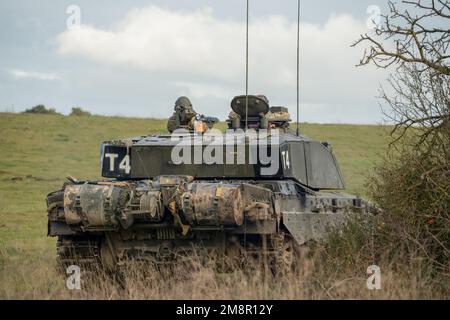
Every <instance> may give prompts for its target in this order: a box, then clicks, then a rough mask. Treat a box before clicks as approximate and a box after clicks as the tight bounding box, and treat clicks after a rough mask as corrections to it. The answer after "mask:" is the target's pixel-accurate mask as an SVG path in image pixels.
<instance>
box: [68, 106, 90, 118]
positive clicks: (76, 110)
mask: <svg viewBox="0 0 450 320" xmlns="http://www.w3.org/2000/svg"><path fill="white" fill-rule="evenodd" d="M90 115H91V113H90V112H89V111H85V110H83V109H81V108H80V107H74V108H72V112H71V113H70V116H90Z"/></svg>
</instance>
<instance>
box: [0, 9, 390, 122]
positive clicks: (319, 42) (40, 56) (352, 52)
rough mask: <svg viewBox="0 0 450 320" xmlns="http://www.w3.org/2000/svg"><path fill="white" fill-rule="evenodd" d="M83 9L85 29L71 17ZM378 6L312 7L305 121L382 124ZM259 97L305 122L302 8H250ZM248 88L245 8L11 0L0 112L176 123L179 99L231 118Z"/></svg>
mask: <svg viewBox="0 0 450 320" xmlns="http://www.w3.org/2000/svg"><path fill="white" fill-rule="evenodd" d="M70 5H76V6H78V7H79V8H80V10H81V25H80V27H78V28H77V27H75V28H68V27H67V24H68V20H69V25H70V22H73V21H76V19H75V20H74V19H72V18H74V16H73V15H71V14H68V13H67V9H68V7H69V6H70ZM371 5H376V6H379V8H380V9H381V12H382V13H383V12H385V11H386V1H384V0H383V1H376V0H359V1H351V0H339V1H337V0H335V1H313V0H302V18H301V19H302V24H301V31H300V33H301V35H300V38H301V44H300V46H301V52H300V54H301V67H300V69H301V80H300V81H301V85H300V92H301V93H300V99H301V106H300V109H301V110H300V120H301V121H307V122H319V123H327V122H328V123H329V122H332V123H381V122H382V115H381V111H380V107H379V105H378V103H379V100H377V98H376V96H377V94H378V87H379V84H380V83H382V81H383V80H384V79H385V78H386V77H387V74H386V73H385V72H384V71H382V70H377V69H375V68H373V67H364V68H356V67H355V65H356V64H357V63H358V61H359V58H360V57H361V54H362V51H363V48H362V47H361V48H356V49H355V48H351V47H350V45H351V43H352V42H353V41H354V40H356V39H357V38H358V36H359V34H361V33H366V32H370V30H369V29H368V26H367V20H368V19H370V12H373V11H370V10H369V12H368V8H369V6H371ZM250 7H251V8H250V9H251V10H250V66H249V68H250V73H249V82H250V85H249V90H250V93H253V94H265V95H266V96H267V97H268V99H269V101H270V103H271V105H285V106H287V107H289V109H290V111H291V114H292V117H293V118H295V101H296V91H295V85H296V73H295V72H296V43H295V41H296V0H283V1H274V0H251V1H250ZM244 92H245V1H244V0H228V1H217V0H215V1H213V0H209V1H207V0H183V1H167V0H166V1H158V0H153V1H144V0H129V1H114V3H113V2H112V1H99V0H96V1H80V0H79V1H76V0H72V1H52V0H46V1H44V0H36V1H28V0H27V1H25V0H15V1H1V2H0V110H1V111H5V110H7V111H10V110H12V109H14V111H16V112H17V111H23V110H24V109H26V108H29V107H31V106H34V105H36V104H45V105H46V106H48V107H53V108H55V109H57V110H58V111H60V112H63V113H68V112H70V110H71V108H72V107H74V106H80V107H82V108H83V109H86V110H89V111H91V112H93V113H96V114H106V115H124V116H139V117H158V118H162V117H167V116H169V115H170V114H171V112H172V110H173V104H174V101H175V99H176V98H177V97H178V96H180V95H187V96H188V97H190V98H191V101H192V102H193V104H194V108H195V109H196V111H197V112H200V113H204V114H207V115H211V116H219V117H220V118H221V119H224V118H225V117H226V115H227V114H228V112H229V104H230V101H231V99H232V97H233V96H235V95H240V94H243V93H244Z"/></svg>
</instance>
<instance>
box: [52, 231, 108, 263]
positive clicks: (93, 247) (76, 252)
mask: <svg viewBox="0 0 450 320" xmlns="http://www.w3.org/2000/svg"><path fill="white" fill-rule="evenodd" d="M56 255H57V261H58V263H59V265H61V266H62V267H68V266H70V265H77V266H80V267H81V266H83V267H88V268H95V267H99V266H100V263H101V260H100V241H99V239H98V238H96V237H88V236H59V237H58V241H57V242H56Z"/></svg>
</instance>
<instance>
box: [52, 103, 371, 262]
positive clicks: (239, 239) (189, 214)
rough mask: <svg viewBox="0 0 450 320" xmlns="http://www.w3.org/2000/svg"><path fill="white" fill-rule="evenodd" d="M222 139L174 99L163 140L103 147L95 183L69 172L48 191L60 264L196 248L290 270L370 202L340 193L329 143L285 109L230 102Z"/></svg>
mask: <svg viewBox="0 0 450 320" xmlns="http://www.w3.org/2000/svg"><path fill="white" fill-rule="evenodd" d="M231 109H232V110H231V112H230V115H229V118H228V120H227V121H226V123H227V126H228V128H227V129H226V130H225V132H224V131H223V130H222V131H219V130H217V129H215V128H214V124H215V123H217V121H218V119H217V118H212V117H205V116H203V115H199V114H197V113H196V112H195V111H194V110H193V108H192V105H191V103H190V101H189V99H187V98H186V97H182V98H180V99H178V100H177V102H176V104H175V108H174V113H173V115H172V116H171V117H170V118H169V121H168V131H169V132H170V134H167V133H161V134H159V135H145V136H140V137H132V138H128V139H120V140H113V141H105V142H103V143H102V144H101V173H102V177H103V178H104V179H103V180H101V181H85V180H77V179H75V178H72V177H68V180H67V181H66V182H65V183H64V185H63V187H62V188H61V189H60V190H57V191H55V192H52V193H50V194H49V195H48V196H47V207H48V235H49V236H51V237H57V243H56V246H57V258H58V260H59V262H60V263H61V264H63V265H69V264H78V265H80V264H83V263H87V264H88V265H94V264H99V265H102V266H106V267H108V268H114V267H115V266H118V265H120V264H123V263H124V262H125V261H129V260H130V259H131V260H133V261H136V260H138V261H149V262H152V263H157V264H160V263H165V262H173V261H176V260H177V258H178V257H183V256H189V255H191V254H193V251H194V250H198V249H199V248H201V250H204V252H208V253H214V254H215V255H216V256H223V257H231V258H232V259H235V260H238V261H242V259H243V258H245V257H248V256H253V257H255V256H256V257H261V256H264V257H265V259H267V260H266V261H270V263H271V265H275V266H280V267H279V268H291V267H294V266H293V264H294V263H295V261H296V260H295V257H296V253H297V252H298V249H299V248H301V246H305V245H307V244H308V243H310V242H324V241H327V239H328V236H329V235H330V233H331V232H333V230H336V229H339V228H341V227H342V226H343V225H344V224H345V223H346V218H347V216H348V215H354V214H364V213H366V212H368V211H369V205H368V203H366V202H365V201H363V200H362V199H361V198H359V197H357V196H353V195H349V194H344V193H342V192H339V190H342V189H344V188H345V184H344V180H343V177H342V173H341V171H340V169H339V166H338V163H337V161H336V158H335V156H334V155H333V152H332V149H331V146H330V145H329V144H328V143H325V142H319V141H315V140H312V139H310V138H308V137H306V136H304V135H301V134H299V135H297V134H296V133H295V132H293V131H291V129H290V127H289V125H290V121H291V120H290V116H289V112H288V109H287V108H285V107H282V106H272V107H271V106H270V105H269V102H268V99H267V98H266V97H265V96H237V97H235V98H234V99H233V100H232V102H231Z"/></svg>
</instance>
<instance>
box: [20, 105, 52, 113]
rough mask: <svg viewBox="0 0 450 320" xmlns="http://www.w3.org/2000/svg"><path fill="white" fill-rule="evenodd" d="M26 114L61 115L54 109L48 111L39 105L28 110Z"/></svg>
mask: <svg viewBox="0 0 450 320" xmlns="http://www.w3.org/2000/svg"><path fill="white" fill-rule="evenodd" d="M24 113H37V114H59V113H58V112H56V110H55V109H54V108H49V109H47V108H46V107H45V106H44V105H43V104H38V105H37V106H34V107H32V108H30V109H27V110H25V111H24Z"/></svg>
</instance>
